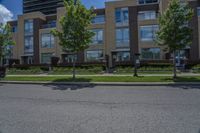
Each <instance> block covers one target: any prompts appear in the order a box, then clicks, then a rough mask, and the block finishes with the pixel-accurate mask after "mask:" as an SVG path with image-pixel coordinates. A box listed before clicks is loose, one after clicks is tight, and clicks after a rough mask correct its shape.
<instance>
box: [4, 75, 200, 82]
mask: <svg viewBox="0 0 200 133" xmlns="http://www.w3.org/2000/svg"><path fill="white" fill-rule="evenodd" d="M2 81H49V82H173V79H172V77H163V76H153V77H142V76H141V77H132V76H84V77H83V76H81V77H79V76H77V78H76V80H75V81H74V80H73V79H72V78H71V76H65V77H56V76H51V77H50V76H49V77H48V76H45V77H31V76H15V77H12V76H11V77H9V76H8V77H6V78H4V79H2ZM175 82H200V76H199V77H197V76H195V77H179V78H177V80H176V81H175Z"/></svg>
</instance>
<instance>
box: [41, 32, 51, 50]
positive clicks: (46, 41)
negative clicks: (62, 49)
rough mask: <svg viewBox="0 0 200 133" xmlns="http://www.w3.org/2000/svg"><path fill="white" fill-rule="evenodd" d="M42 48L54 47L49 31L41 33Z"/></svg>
mask: <svg viewBox="0 0 200 133" xmlns="http://www.w3.org/2000/svg"><path fill="white" fill-rule="evenodd" d="M41 47H42V48H53V47H54V36H53V35H52V34H50V33H43V34H42V45H41Z"/></svg>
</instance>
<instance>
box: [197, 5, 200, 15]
mask: <svg viewBox="0 0 200 133" xmlns="http://www.w3.org/2000/svg"><path fill="white" fill-rule="evenodd" d="M197 15H198V16H200V7H197Z"/></svg>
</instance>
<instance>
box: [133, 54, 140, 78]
mask: <svg viewBox="0 0 200 133" xmlns="http://www.w3.org/2000/svg"><path fill="white" fill-rule="evenodd" d="M139 56H140V54H139V53H135V54H134V75H133V76H134V77H138V73H137V68H138V67H139V66H140V60H139Z"/></svg>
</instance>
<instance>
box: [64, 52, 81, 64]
mask: <svg viewBox="0 0 200 133" xmlns="http://www.w3.org/2000/svg"><path fill="white" fill-rule="evenodd" d="M77 59H78V57H77V55H74V54H64V55H63V61H64V62H67V63H73V62H74V60H75V61H77Z"/></svg>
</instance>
